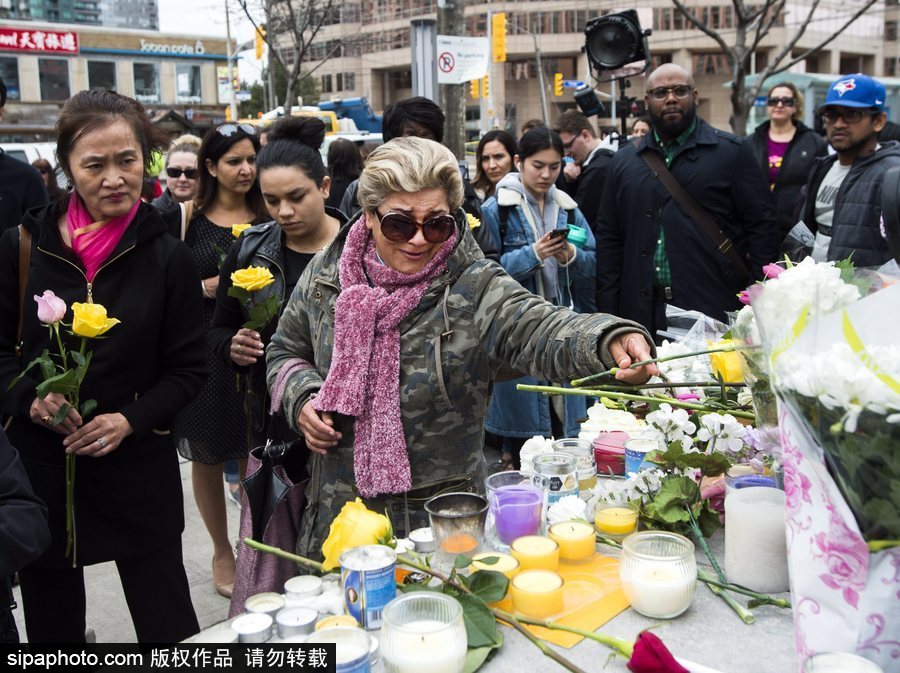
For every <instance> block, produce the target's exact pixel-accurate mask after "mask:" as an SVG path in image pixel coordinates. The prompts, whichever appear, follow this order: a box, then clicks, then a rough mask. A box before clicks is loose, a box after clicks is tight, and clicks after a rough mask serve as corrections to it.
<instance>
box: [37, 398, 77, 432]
mask: <svg viewBox="0 0 900 673" xmlns="http://www.w3.org/2000/svg"><path fill="white" fill-rule="evenodd" d="M63 405H65V406H66V407H68V411H67V412H66V417H65V418H64V419H63V420H62V422H61V423H59V424H57V425H52V424H51V423H49V422H48V421H45V420H44V419H48V420H49V419H52V418H54V417H55V416H56V413H57V412H58V411H59V410H60V409H61V408H62V406H63ZM28 415H29V416H30V417H31V422H32V423H34V424H35V425H40V426H41V427H45V428H49V429H51V430H53V432H58V433H59V434H61V435H69V434H71V433H73V432H75V431H76V430H77V429H78V427H79V426H80V425H81V424H82V423H83V422H84V421H82V419H81V414H79V413H78V412H77V411H76V410H75V408H74V407H72V405H70V404H69V402H68V400H66V398H65V395H63V394H62V393H47V396H46V397H45V398H44V399H41V398H40V397H35V398H34V402H32V403H31V409H30V410H29V412H28Z"/></svg>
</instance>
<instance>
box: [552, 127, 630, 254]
mask: <svg viewBox="0 0 900 673" xmlns="http://www.w3.org/2000/svg"><path fill="white" fill-rule="evenodd" d="M556 126H557V129H556V132H557V133H559V138H560V140H562V143H563V149H565V151H566V156H567V157H571V158H572V159H573V162H572V163H571V164H568V165H567V166H566V167H565V169H564V170H563V174H564V177H565V180H566V187H565V191H566V192H568V194H569V196H571V197H572V198H573V199H575V203H577V204H578V210H580V211H581V214H582V215H584V219H586V220H587V221H588V224H590V225H591V229H592V230H593V232H594V236H595V237H596V235H597V224H596V219H597V211H598V210H599V209H600V198H601V197H602V196H603V182H604V179H605V178H606V170H607V169H608V168H609V164H610V163H611V162H612V159H613V157H614V156H615V154H616V153H615V151H614V150H611V149H610V148H608V147H603V145H602V143H601V140H602V138H599V137H597V134H596V133H595V132H594V127H593V126H591V122H590V121H588V118H587V117H585V116H584V115H583V114H581V113H580V112H579V111H578V110H566V111H565V112H563V113H562V114H561V115H560V116H559V120H558V121H557V122H556ZM570 175H571V176H572V177H571V179H570Z"/></svg>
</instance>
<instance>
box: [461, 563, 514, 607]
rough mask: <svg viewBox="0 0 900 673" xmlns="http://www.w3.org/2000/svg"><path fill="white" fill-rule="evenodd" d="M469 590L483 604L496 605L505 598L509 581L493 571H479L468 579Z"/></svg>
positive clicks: (504, 576)
mask: <svg viewBox="0 0 900 673" xmlns="http://www.w3.org/2000/svg"><path fill="white" fill-rule="evenodd" d="M479 562H480V559H479ZM469 589H470V590H471V592H472V593H473V594H475V595H476V596H478V597H479V598H480V599H481V600H483V601H484V602H485V603H496V602H497V601H500V600H503V597H504V596H506V592H507V591H508V590H509V579H508V578H507V577H506V575H504V574H503V573H498V572H497V571H495V570H479V571H478V572H477V573H475V574H473V575H472V576H471V577H469Z"/></svg>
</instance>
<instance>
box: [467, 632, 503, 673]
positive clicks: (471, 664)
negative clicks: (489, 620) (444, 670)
mask: <svg viewBox="0 0 900 673" xmlns="http://www.w3.org/2000/svg"><path fill="white" fill-rule="evenodd" d="M502 646H503V634H501V633H499V632H498V633H497V642H496V643H494V644H493V645H491V646H490V647H470V648H469V649H468V650H466V665H465V667H464V668H463V673H475V671H477V670H478V669H479V668H481V666H482V665H483V664H484V662H485V661H486V660H487V658H488V657H489V656H490V654H491V652H493V651H494V650H495V649H499V648H500V647H502Z"/></svg>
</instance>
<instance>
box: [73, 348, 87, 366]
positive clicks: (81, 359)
mask: <svg viewBox="0 0 900 673" xmlns="http://www.w3.org/2000/svg"><path fill="white" fill-rule="evenodd" d="M69 354H70V355H71V356H72V360H73V361H74V362H75V364H76V365H83V364H84V356H83V355H82V354H81V353H79V352H78V351H71V352H70V353H69Z"/></svg>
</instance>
